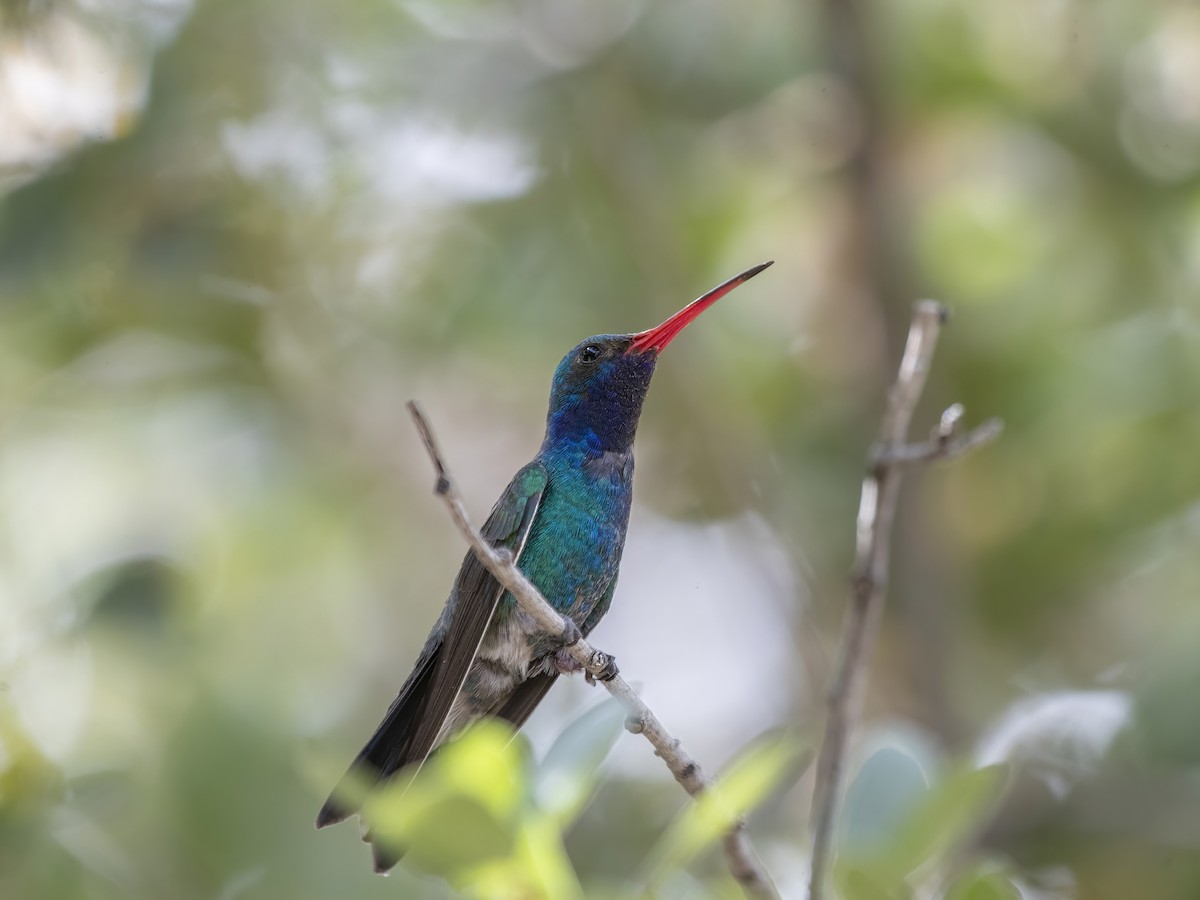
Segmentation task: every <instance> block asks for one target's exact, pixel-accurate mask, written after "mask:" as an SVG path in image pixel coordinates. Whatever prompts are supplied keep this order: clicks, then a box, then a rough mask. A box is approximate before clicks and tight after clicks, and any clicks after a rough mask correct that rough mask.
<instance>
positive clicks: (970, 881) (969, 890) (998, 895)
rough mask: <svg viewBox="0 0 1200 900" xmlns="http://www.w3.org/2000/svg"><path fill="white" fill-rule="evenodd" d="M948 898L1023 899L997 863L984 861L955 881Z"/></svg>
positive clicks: (952, 899) (951, 899)
mask: <svg viewBox="0 0 1200 900" xmlns="http://www.w3.org/2000/svg"><path fill="white" fill-rule="evenodd" d="M946 900H1021V892H1020V891H1019V890H1018V889H1017V887H1016V885H1014V884H1013V883H1012V881H1011V880H1010V879H1009V877H1008V876H1007V875H1006V874H1005V873H1004V872H1003V871H1001V870H1000V869H999V867H997V865H996V864H995V863H990V862H989V863H982V864H980V865H979V866H977V867H975V868H974V869H972V870H971V871H970V872H967V873H966V874H965V875H963V876H962V877H961V878H959V879H958V880H957V881H955V882H954V884H953V885H952V886H951V887H950V890H949V891H948V892H947V893H946Z"/></svg>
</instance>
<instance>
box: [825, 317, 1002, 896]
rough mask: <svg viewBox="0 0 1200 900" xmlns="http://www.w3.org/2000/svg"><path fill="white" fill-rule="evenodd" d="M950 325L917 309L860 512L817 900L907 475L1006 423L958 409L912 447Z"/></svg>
mask: <svg viewBox="0 0 1200 900" xmlns="http://www.w3.org/2000/svg"><path fill="white" fill-rule="evenodd" d="M946 318H947V310H946V308H945V307H944V306H942V305H941V304H940V303H935V302H933V301H932V300H922V301H921V302H919V303H917V304H916V306H915V308H914V310H913V319H912V324H911V326H910V328H909V332H908V342H907V344H906V345H905V347H904V357H903V359H902V360H901V361H900V372H899V374H898V375H897V377H896V383H895V384H894V385H893V386H892V389H891V391H890V393H889V394H888V404H887V409H886V411H885V412H884V416H883V425H882V427H881V429H880V436H879V442H878V443H877V444H876V445H875V447H874V448H873V449H872V451H871V458H870V470H869V471H868V473H867V475H866V477H865V478H864V479H863V486H862V498H861V500H860V502H859V508H858V523H857V546H856V552H855V566H854V573H855V574H854V599H853V603H852V604H851V606H850V610H849V612H848V613H847V617H846V626H845V635H844V638H843V644H842V656H841V659H840V661H839V664H838V670H837V673H836V676H835V677H834V681H833V684H832V686H831V688H830V691H829V696H828V719H827V722H826V725H825V739H824V741H823V743H822V744H821V751H820V755H819V756H818V757H817V772H816V783H815V785H814V788H813V844H812V868H811V872H810V879H809V892H808V895H809V900H822V898H823V897H824V894H825V882H826V880H827V873H828V869H829V864H830V861H831V852H832V849H833V833H834V827H835V824H836V820H837V808H838V800H839V795H840V793H841V787H842V779H843V774H844V773H843V769H844V765H845V756H846V746H847V743H848V741H849V738H850V734H851V733H852V732H853V730H854V726H855V723H856V722H857V720H858V716H859V712H860V710H861V707H862V684H863V679H864V676H865V674H866V669H867V660H868V658H869V657H870V651H871V647H872V646H873V644H874V641H875V635H876V632H877V631H878V629H879V620H880V617H881V615H882V612H883V603H884V597H885V595H886V593H887V583H888V569H889V565H890V562H891V554H890V547H891V532H892V522H893V520H894V519H895V514H896V501H897V499H898V498H899V495H900V482H901V480H902V478H903V473H904V470H905V468H908V467H911V466H914V465H918V464H922V463H927V462H930V461H932V460H935V459H947V458H950V457H954V456H959V455H961V454H963V453H966V452H968V451H970V450H972V449H974V448H975V447H978V446H980V445H981V444H984V443H986V442H987V441H990V440H993V439H994V438H996V437H997V436H998V435H999V434H1000V431H1001V428H1002V424H1001V422H1000V421H999V420H998V419H992V420H989V421H987V422H985V423H984V424H983V425H980V426H979V427H978V428H976V429H974V430H973V431H970V432H968V433H967V434H964V435H959V434H958V428H959V424H960V422H961V420H962V416H963V409H962V406H961V405H960V404H955V405H954V406H952V407H950V408H949V409H947V410H946V412H945V413H943V414H942V419H941V422H940V423H939V425H938V427H937V428H936V429H935V430H934V434H933V436H932V438H931V439H930V440H929V441H928V442H926V443H921V444H906V443H905V441H906V440H907V436H908V427H909V425H910V423H911V422H912V417H913V411H914V410H915V409H916V407H917V402H918V401H919V400H920V399H921V392H922V391H923V390H924V388H925V379H926V376H927V375H928V373H929V363H930V360H931V359H932V358H933V351H934V348H935V347H936V346H937V339H938V333H939V332H940V330H941V326H942V325H943V324H944V323H945V321H946Z"/></svg>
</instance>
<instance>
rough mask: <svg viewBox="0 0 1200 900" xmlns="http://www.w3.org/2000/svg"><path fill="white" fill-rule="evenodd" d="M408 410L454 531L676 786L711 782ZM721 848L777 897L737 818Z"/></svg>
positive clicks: (763, 898) (752, 890) (742, 880)
mask: <svg viewBox="0 0 1200 900" xmlns="http://www.w3.org/2000/svg"><path fill="white" fill-rule="evenodd" d="M408 411H409V413H411V415H412V417H413V421H414V422H415V423H416V426H417V431H418V432H420V435H421V440H422V441H423V442H424V444H425V449H426V451H428V453H429V458H430V459H431V460H432V461H433V466H434V469H435V471H436V473H437V485H436V488H435V492H436V493H437V495H438V496H439V497H441V498H442V500H443V501H444V502H445V504H446V508H447V509H448V510H449V511H450V517H451V518H452V519H453V520H454V524H455V525H456V526H458V530H459V532H460V533H461V534H462V536H463V537H464V538H466V540H467V543H468V544H470V545H471V548H472V549H473V550H474V551H475V555H476V556H477V557H478V558H479V561H480V562H482V563H483V565H484V566H485V567H486V568H487V570H488V571H489V572H491V573H492V575H493V576H495V578H496V580H497V581H499V582H500V584H502V585H503V586H504V587H505V588H506V589H507V590H508V592H509V593H511V594H512V595H513V597H515V598H516V601H517V603H518V604H520V606H521V609H522V610H523V611H524V612H525V613H527V614H528V615H529V616H530V617H531V618H532V619H533V620H534V621H536V622H537V624H538V625H539V626H540V627H541V628H542V629H544V630H545V631H546V632H548V633H549V634H562V635H572V634H573V635H574V636H575V637H576V638H577V639H576V640H575V641H574V643H571V644H569V645H568V646H567V650H568V652H570V654H571V656H572V657H573V658H574V659H575V661H576V662H578V663H579V664H580V665H581V666H583V669H584V671H585V672H586V673H587V675H588V676H589V680H597V681H600V682H601V683H602V684H603V685H604V687H605V688H606V689H607V690H608V692H609V693H610V694H612V695H613V696H614V697H615V698H616V699H617V700H618V701H619V702H620V703H621V705H622V706H623V707H624V708H625V712H626V720H625V727H626V728H627V729H628V730H629V731H631V732H632V733H634V734H641V735H643V736H644V737H645V738H646V740H648V741H649V742H650V744H651V746H653V747H654V752H655V755H657V756H659V757H661V758H662V760H663V762H665V763H666V765H667V768H668V769H669V770H670V771H671V774H672V775H673V776H674V777H675V780H676V781H677V782H679V784H680V786H681V787H682V788H683V789H684V790H685V791H687V792H688V794H689V795H691V796H692V797H696V796H699V795H700V794H701V793H703V792H704V791H705V790H706V789H707V788H708V787H710V786H711V784H712V782H711V781H709V779H708V777H707V776H706V775H705V774H704V772H703V770H702V769H701V768H700V764H699V763H698V762H696V760H695V759H694V758H693V757H692V756H691V754H689V753H688V752H687V751H686V750H685V749H684V748H683V746H682V745H681V744H680V742H679V739H678V738H675V737H672V736H671V734H670V733H669V732H668V731H667V729H666V728H664V727H663V724H662V722H660V721H659V720H658V717H657V716H655V715H654V713H653V712H652V711H651V710H650V707H648V706H647V705H646V704H645V703H644V702H643V701H642V698H641V697H639V696H638V695H637V692H635V691H634V689H633V688H631V687H630V686H629V684H628V682H626V681H625V679H624V678H622V677H621V676H620V675H619V674H618V673H617V669H616V665H615V664H614V662H613V659H612V657H611V656H609V655H608V654H607V653H604V652H603V651H600V650H597V649H595V648H594V647H592V646H591V645H590V644H589V643H588V642H587V641H586V640H584V639H583V638H582V637H579V630H578V628H577V627H576V626H575V625H574V623H572V622H571V621H570V620H569V619H565V618H564V617H563V616H561V615H559V614H558V613H557V612H556V611H555V610H554V608H553V607H552V606H550V604H549V603H547V602H546V598H545V597H543V596H542V595H541V592H540V591H538V589H537V588H536V587H535V586H534V585H533V582H531V581H530V580H529V579H528V578H526V577H525V575H524V574H523V573H522V572H521V570H520V569H518V568H517V566H516V563H515V561H514V560H513V557H512V554H511V553H509V552H508V551H506V550H497V549H496V548H494V547H493V546H492V545H491V544H489V543H488V542H487V541H486V540H484V538H483V536H482V535H481V534H480V533H479V529H477V528H476V527H475V526H474V525H473V524H472V522H471V519H470V516H469V515H468V514H467V508H466V506H465V505H464V504H463V500H462V496H461V495H460V494H459V493H458V489H457V488H456V487H455V485H454V481H453V480H452V479H451V477H450V472H449V469H448V468H447V467H446V462H445V458H444V457H443V456H442V453H441V450H440V449H439V448H438V443H437V439H436V438H435V437H434V434H433V429H432V428H431V427H430V425H429V421H428V420H427V419H426V418H425V414H424V413H423V412H422V411H421V408H420V406H418V405H417V404H416V403H415V402H413V401H409V403H408ZM724 849H725V856H726V860H727V863H728V865H729V870H730V872H731V873H732V874H733V877H734V879H735V880H736V881H737V882H738V884H740V885H741V887H742V890H743V891H744V892H745V893H746V895H747V896H748V897H752V898H756V900H779V892H778V890H777V889H776V888H775V885H774V883H773V882H772V881H771V878H770V876H769V875H768V874H767V871H766V869H765V868H764V867H763V865H762V863H761V861H760V860H759V859H758V857H757V855H756V854H755V852H754V848H753V847H752V846H751V844H750V839H749V838H748V837H747V836H746V833H745V823H743V822H741V821H739V822H737V823H735V824H734V826H733V827H732V828H731V829H730V830H729V832H728V833H727V834H726V835H725V840H724Z"/></svg>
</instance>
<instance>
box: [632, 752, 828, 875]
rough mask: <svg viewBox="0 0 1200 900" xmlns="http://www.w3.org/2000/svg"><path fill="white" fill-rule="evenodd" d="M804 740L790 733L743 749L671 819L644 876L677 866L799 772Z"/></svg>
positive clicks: (686, 861) (714, 839) (663, 871)
mask: <svg viewBox="0 0 1200 900" xmlns="http://www.w3.org/2000/svg"><path fill="white" fill-rule="evenodd" d="M806 752H807V745H806V744H802V743H800V742H799V741H797V740H795V739H794V738H782V739H775V740H772V741H769V742H766V743H760V744H758V745H757V746H754V747H752V748H751V749H749V750H748V751H746V752H744V753H743V754H742V755H741V756H740V757H739V758H738V759H736V760H735V761H734V762H733V763H732V764H731V765H730V766H729V768H728V770H727V771H726V772H725V773H723V774H722V775H721V777H720V778H719V779H717V781H716V782H714V784H713V785H712V787H711V788H709V789H708V790H706V791H705V792H704V793H703V794H701V795H700V797H699V798H697V799H696V801H695V802H694V803H692V804H690V805H689V806H687V807H685V808H684V810H683V811H682V812H681V813H680V814H679V815H678V816H677V817H676V818H675V821H674V822H672V823H671V825H670V827H668V829H667V831H666V833H665V834H664V835H663V836H662V838H661V839H659V841H658V843H657V844H656V845H655V847H654V849H653V850H651V852H650V855H649V856H648V857H647V863H646V872H647V874H646V876H645V879H644V880H645V881H646V882H647V883H650V884H656V883H657V882H659V881H660V880H661V879H662V878H664V877H665V876H666V875H667V874H668V873H669V872H671V871H673V870H675V869H678V868H682V867H683V866H685V865H687V864H688V863H689V862H691V860H692V859H694V858H695V857H696V856H697V855H698V854H699V853H700V852H701V851H702V850H704V849H705V848H706V847H708V846H709V845H710V844H712V843H713V842H714V841H716V840H717V839H718V838H720V837H721V836H722V835H723V834H725V832H727V831H728V830H729V829H730V828H731V827H732V826H733V824H734V822H736V821H737V820H738V819H740V818H741V817H742V816H744V815H745V814H746V813H748V812H749V811H750V810H752V809H753V808H754V807H756V806H758V805H759V804H760V803H762V802H763V800H765V799H766V798H767V796H768V795H769V794H770V793H771V792H772V791H773V790H775V789H776V788H778V787H779V785H780V784H781V783H782V782H783V780H784V778H785V776H788V775H791V776H792V777H793V778H795V777H797V776H798V775H799V769H798V763H799V762H800V760H801V758H802V757H803V756H804V755H805V753H806Z"/></svg>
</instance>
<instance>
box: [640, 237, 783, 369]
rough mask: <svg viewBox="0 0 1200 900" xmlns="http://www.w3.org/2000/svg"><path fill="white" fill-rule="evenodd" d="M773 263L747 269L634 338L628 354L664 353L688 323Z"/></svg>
mask: <svg viewBox="0 0 1200 900" xmlns="http://www.w3.org/2000/svg"><path fill="white" fill-rule="evenodd" d="M773 262H774V260H772V261H771V262H765V263H760V264H759V265H757V266H755V267H754V268H752V269H747V270H746V271H745V272H743V273H742V274H741V275H735V276H733V277H732V278H730V279H729V280H728V281H726V282H725V283H724V284H720V285H717V286H716V287H715V288H713V289H712V290H711V291H709V292H708V293H707V294H704V295H703V296H701V297H698V298H696V299H695V300H693V301H692V302H691V303H689V304H688V305H687V306H685V307H684V308H683V309H681V310H680V311H679V312H677V313H675V315H673V316H671V318H669V319H667V321H665V322H663V323H662V324H661V325H656V326H655V327H654V328H651V329H650V330H649V331H643V332H640V333H638V334H635V335H634V336H633V343H632V344H630V345H629V349H628V350H627V351H626V352H627V353H648V352H649V351H651V350H653V351H654V352H655V353H658V352H660V351H662V349H663V348H664V347H666V346H667V344H669V343H671V341H673V340H675V336H676V335H678V334H679V332H681V331H683V329H685V328H687V326H688V323H690V322H691V321H692V319H694V318H696V316H698V315H700V313H702V312H704V311H705V310H706V309H708V308H709V307H710V306H712V305H713V304H714V303H716V302H717V301H718V300H720V299H721V298H722V297H724V296H725V295H726V294H728V293H729V292H730V291H732V290H733V289H734V288H735V287H737V286H738V285H739V284H741V283H742V282H744V281H749V280H750V279H751V278H753V277H754V276H755V275H757V274H758V273H759V272H761V271H762V270H763V269H765V268H767V267H768V266H770V265H771V264H772V263H773Z"/></svg>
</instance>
